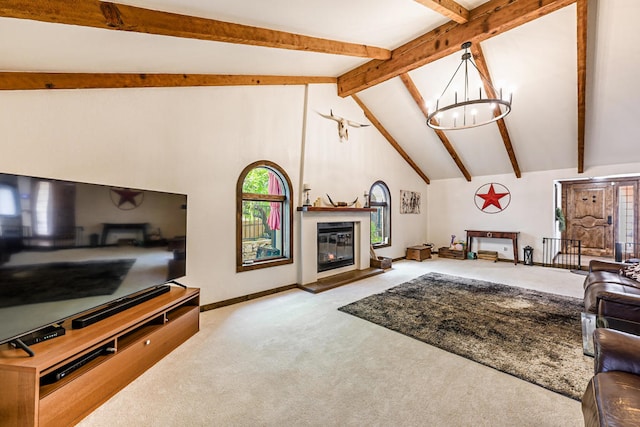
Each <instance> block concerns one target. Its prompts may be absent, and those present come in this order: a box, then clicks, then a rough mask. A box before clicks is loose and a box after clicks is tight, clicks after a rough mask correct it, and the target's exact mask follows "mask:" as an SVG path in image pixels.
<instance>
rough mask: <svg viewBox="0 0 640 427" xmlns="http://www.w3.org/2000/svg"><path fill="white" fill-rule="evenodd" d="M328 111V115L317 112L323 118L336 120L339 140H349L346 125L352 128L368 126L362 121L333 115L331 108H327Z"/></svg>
mask: <svg viewBox="0 0 640 427" xmlns="http://www.w3.org/2000/svg"><path fill="white" fill-rule="evenodd" d="M329 111H330V112H331V114H330V115H329V116H327V115H326V114H322V113H318V114H320V115H321V116H322V117H324V118H325V119H329V120H334V121H336V122H338V135H339V136H340V142H343V141H348V140H349V130H348V129H347V126H351V127H354V128H362V127H366V126H369V125H365V124H362V123H358V122H354V121H353V120H347V119H345V118H342V117H338V116H334V115H333V110H329Z"/></svg>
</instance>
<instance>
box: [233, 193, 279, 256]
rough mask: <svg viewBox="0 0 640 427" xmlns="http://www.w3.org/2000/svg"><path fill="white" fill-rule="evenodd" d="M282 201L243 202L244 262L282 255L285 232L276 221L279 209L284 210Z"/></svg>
mask: <svg viewBox="0 0 640 427" xmlns="http://www.w3.org/2000/svg"><path fill="white" fill-rule="evenodd" d="M282 205H283V204H282V202H260V201H247V200H245V201H243V202H242V262H243V263H244V264H247V263H251V262H253V261H263V260H266V259H270V258H280V257H281V256H282V252H283V251H282V249H283V247H282V244H283V238H282V236H283V233H282V230H281V227H280V226H279V225H278V224H276V223H274V220H273V219H271V220H270V219H269V218H270V216H271V218H273V216H274V215H275V213H276V211H277V210H280V212H282V207H283V206H282Z"/></svg>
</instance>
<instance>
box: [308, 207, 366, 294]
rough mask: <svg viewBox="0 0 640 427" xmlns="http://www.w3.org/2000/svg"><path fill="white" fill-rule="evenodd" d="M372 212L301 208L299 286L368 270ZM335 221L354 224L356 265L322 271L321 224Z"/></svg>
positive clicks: (351, 209) (356, 209)
mask: <svg viewBox="0 0 640 427" xmlns="http://www.w3.org/2000/svg"><path fill="white" fill-rule="evenodd" d="M372 210H373V209H368V208H328V207H323V208H315V207H309V208H298V211H299V213H300V226H299V227H298V230H299V233H300V246H299V248H298V260H299V262H298V263H297V264H298V284H300V285H306V284H310V283H315V282H317V281H318V280H319V279H322V278H325V277H328V276H331V275H335V274H340V273H345V272H347V271H351V270H366V269H368V268H369V246H370V244H371V240H370V239H371V236H370V231H369V230H370V223H371V212H372ZM333 222H351V223H353V264H352V265H348V266H344V267H339V268H334V269H331V270H327V271H323V272H318V241H317V236H318V223H333Z"/></svg>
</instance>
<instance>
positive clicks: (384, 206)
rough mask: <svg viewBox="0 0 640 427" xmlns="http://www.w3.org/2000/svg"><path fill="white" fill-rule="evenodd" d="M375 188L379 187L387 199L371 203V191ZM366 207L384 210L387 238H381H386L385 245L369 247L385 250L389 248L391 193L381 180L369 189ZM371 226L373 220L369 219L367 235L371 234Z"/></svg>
mask: <svg viewBox="0 0 640 427" xmlns="http://www.w3.org/2000/svg"><path fill="white" fill-rule="evenodd" d="M375 187H380V188H382V191H383V193H385V198H386V199H387V200H386V201H385V202H372V201H371V195H372V194H373V189H374V188H375ZM367 202H368V206H369V207H370V208H378V207H381V208H382V209H383V210H384V213H385V215H386V216H385V218H386V221H385V223H386V225H387V230H388V236H383V238H384V237H388V239H387V242H386V243H384V242H383V243H373V242H372V243H371V245H372V246H373V247H374V248H386V247H389V246H391V191H389V186H388V185H387V184H385V182H384V181H382V180H378V181H376V182H374V183H373V184H372V185H371V187H370V188H369V197H368V200H367ZM375 213H376V212H371V216H373V215H374V214H375ZM371 224H373V219H372V218H371V219H370V222H369V233H371Z"/></svg>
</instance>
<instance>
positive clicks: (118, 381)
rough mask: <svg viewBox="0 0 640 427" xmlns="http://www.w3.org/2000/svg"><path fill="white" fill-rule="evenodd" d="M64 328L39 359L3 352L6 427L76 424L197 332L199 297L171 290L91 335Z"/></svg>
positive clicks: (0, 402) (1, 413) (38, 349)
mask: <svg viewBox="0 0 640 427" xmlns="http://www.w3.org/2000/svg"><path fill="white" fill-rule="evenodd" d="M63 326H65V328H66V329H67V332H66V334H65V335H63V336H61V337H57V338H53V339H51V340H47V341H43V342H41V343H38V344H35V345H33V347H32V349H33V351H34V352H35V356H34V357H29V356H28V355H27V354H26V353H25V352H24V351H23V350H20V349H14V348H11V347H10V346H9V345H8V344H7V345H2V346H0V384H2V387H0V419H1V420H2V422H1V424H2V426H20V427H22V426H54V425H55V426H60V425H73V424H76V423H78V422H79V421H80V420H81V419H82V418H84V417H85V416H86V415H88V414H89V413H90V412H92V411H93V410H94V409H96V408H97V407H98V406H100V405H101V404H102V403H104V402H105V401H106V400H108V399H109V398H110V397H111V396H113V395H114V394H116V393H117V392H118V391H119V390H121V389H122V388H124V387H125V386H126V385H127V384H129V383H130V382H131V381H133V380H134V379H135V378H136V377H138V376H139V375H140V374H142V373H143V372H144V371H146V370H147V369H149V368H150V367H151V366H152V365H154V364H155V363H156V362H158V361H159V360H160V359H162V358H163V357H164V356H166V355H167V354H169V353H170V352H171V351H172V350H174V349H175V348H176V347H178V346H179V345H180V344H182V343H183V342H184V341H186V340H187V339H188V338H189V337H191V336H192V335H194V334H195V333H196V332H198V330H199V328H200V291H199V289H195V288H188V289H183V288H178V287H171V289H170V291H169V292H167V293H165V294H162V295H159V296H157V297H155V298H153V299H151V300H149V301H145V302H143V303H141V304H139V305H137V306H135V307H131V308H129V309H127V310H125V311H123V312H121V313H118V314H115V315H113V316H111V317H109V318H107V319H104V320H101V321H100V322H98V323H95V324H93V325H90V326H87V327H86V328H82V329H71V320H67V321H65V322H64V323H63ZM95 353H97V354H98V355H97V356H96V357H94V358H87V355H91V354H95ZM74 364H75V365H76V366H79V367H77V369H75V370H72V371H69V372H68V373H67V371H65V368H67V367H69V366H71V365H74ZM56 375H57V376H58V377H61V378H60V379H58V380H55V377H56Z"/></svg>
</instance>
